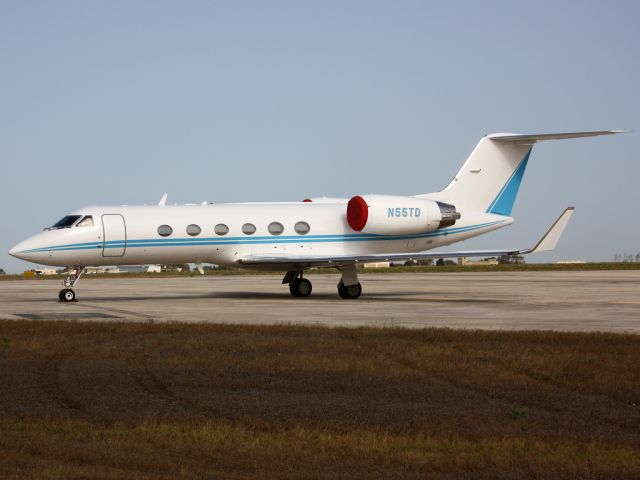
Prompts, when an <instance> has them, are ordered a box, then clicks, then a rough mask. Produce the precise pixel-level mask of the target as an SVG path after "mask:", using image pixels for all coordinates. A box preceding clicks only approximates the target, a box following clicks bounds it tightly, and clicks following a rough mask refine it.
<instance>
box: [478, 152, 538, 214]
mask: <svg viewBox="0 0 640 480" xmlns="http://www.w3.org/2000/svg"><path fill="white" fill-rule="evenodd" d="M530 154H531V149H529V150H528V151H527V153H526V155H525V156H524V158H523V159H522V160H521V161H520V165H518V168H516V170H515V171H514V172H513V173H512V174H511V177H509V180H507V183H505V184H504V187H502V190H500V192H499V193H498V196H496V198H495V199H494V200H493V202H491V205H489V208H487V213H495V214H496V215H505V216H510V215H511V210H513V204H514V203H515V201H516V196H517V195H518V189H519V188H520V182H522V177H523V176H524V171H525V169H526V168H527V162H528V161H529V155H530Z"/></svg>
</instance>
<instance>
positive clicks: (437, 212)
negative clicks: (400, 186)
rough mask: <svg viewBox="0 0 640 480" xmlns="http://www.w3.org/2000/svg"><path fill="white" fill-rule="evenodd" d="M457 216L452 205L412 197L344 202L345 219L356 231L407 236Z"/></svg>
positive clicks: (370, 197)
mask: <svg viewBox="0 0 640 480" xmlns="http://www.w3.org/2000/svg"><path fill="white" fill-rule="evenodd" d="M459 218H460V213H458V212H457V211H456V207H455V206H453V205H449V204H448V203H442V202H435V201H433V200H425V199H422V198H416V197H401V196H394V195H365V196H362V197H361V196H359V195H357V196H355V197H353V198H352V199H351V200H349V203H348V204H347V221H348V222H349V226H350V227H351V228H353V229H354V230H355V231H357V232H364V233H373V234H378V235H411V234H414V233H425V232H432V231H434V230H438V229H439V228H444V227H449V226H451V225H453V224H455V223H456V220H457V219H459Z"/></svg>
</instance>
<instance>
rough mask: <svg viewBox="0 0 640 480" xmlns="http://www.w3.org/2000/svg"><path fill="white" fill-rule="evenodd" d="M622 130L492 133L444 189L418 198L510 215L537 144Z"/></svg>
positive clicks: (477, 210) (460, 207)
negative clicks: (524, 133) (532, 133)
mask: <svg viewBox="0 0 640 480" xmlns="http://www.w3.org/2000/svg"><path fill="white" fill-rule="evenodd" d="M623 132H624V130H601V131H595V132H574V133H547V134H539V135H538V134H536V135H521V134H515V133H493V134H491V135H487V136H486V137H483V138H482V139H481V140H480V142H479V143H478V145H477V146H476V148H474V150H473V152H471V155H469V158H468V159H467V161H466V162H465V163H464V165H462V168H461V169H460V170H459V171H458V173H457V174H456V176H455V177H454V178H453V180H452V181H451V183H450V184H449V185H448V186H447V187H446V188H445V189H444V190H442V191H441V192H437V193H432V194H424V195H418V197H420V198H430V199H433V200H437V201H441V202H446V203H450V204H452V205H455V206H456V208H458V209H459V210H461V211H475V212H485V213H493V214H497V215H504V216H511V211H512V210H513V205H514V203H515V200H516V196H517V195H518V189H519V188H520V183H521V182H522V178H523V176H524V172H525V170H526V168H527V163H528V162H529V157H530V155H531V149H532V148H533V144H534V143H537V142H541V141H544V140H561V139H565V138H580V137H595V136H598V135H612V134H615V133H623Z"/></svg>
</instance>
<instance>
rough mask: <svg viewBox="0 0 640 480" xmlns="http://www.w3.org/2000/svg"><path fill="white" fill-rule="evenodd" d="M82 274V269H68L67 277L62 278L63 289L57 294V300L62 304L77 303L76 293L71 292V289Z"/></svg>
mask: <svg viewBox="0 0 640 480" xmlns="http://www.w3.org/2000/svg"><path fill="white" fill-rule="evenodd" d="M83 273H84V267H75V268H71V267H70V268H69V269H68V270H67V275H66V276H65V277H64V280H63V282H62V284H63V285H64V287H65V288H63V289H62V290H60V292H58V299H59V300H60V301H61V302H63V303H67V302H77V300H76V292H74V291H73V287H75V286H76V284H77V283H78V281H79V280H80V277H81V276H82V274H83Z"/></svg>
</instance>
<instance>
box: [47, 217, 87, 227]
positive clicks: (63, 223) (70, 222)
mask: <svg viewBox="0 0 640 480" xmlns="http://www.w3.org/2000/svg"><path fill="white" fill-rule="evenodd" d="M80 217H81V215H67V216H66V217H64V218H63V219H62V220H60V221H59V222H58V223H56V224H55V225H53V226H52V227H51V228H69V227H70V226H71V225H73V224H74V223H76V222H77V221H78V220H79V219H80Z"/></svg>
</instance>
